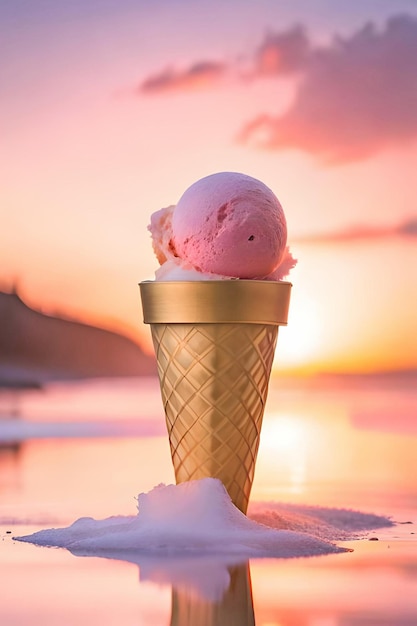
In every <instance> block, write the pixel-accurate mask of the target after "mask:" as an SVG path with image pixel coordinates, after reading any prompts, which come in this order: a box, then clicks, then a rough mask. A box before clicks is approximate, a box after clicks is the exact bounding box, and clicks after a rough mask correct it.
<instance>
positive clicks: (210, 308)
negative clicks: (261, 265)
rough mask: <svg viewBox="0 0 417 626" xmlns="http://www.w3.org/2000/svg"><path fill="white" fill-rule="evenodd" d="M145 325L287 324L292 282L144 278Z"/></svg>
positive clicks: (143, 305)
mask: <svg viewBox="0 0 417 626" xmlns="http://www.w3.org/2000/svg"><path fill="white" fill-rule="evenodd" d="M139 287H140V291H141V297H142V308H143V321H144V322H145V323H146V324H169V323H171V324H176V323H177V324H181V323H182V324H210V323H223V324H224V323H226V324H228V323H231V324H235V323H245V324H273V325H276V326H278V325H286V324H287V318H288V309H289V303H290V293H291V287H292V284H291V283H289V282H284V281H280V282H277V281H268V280H206V281H183V282H177V281H172V282H162V281H161V282H158V281H144V282H141V283H140V284H139Z"/></svg>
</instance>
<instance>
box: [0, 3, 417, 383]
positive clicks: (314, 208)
mask: <svg viewBox="0 0 417 626" xmlns="http://www.w3.org/2000/svg"><path fill="white" fill-rule="evenodd" d="M0 29H1V32H0V53H1V59H2V61H1V69H0V76H1V78H0V125H1V126H0V132H1V150H0V170H1V185H0V190H1V191H0V194H1V204H0V207H1V209H0V210H1V228H0V262H1V263H0V289H4V290H9V289H10V288H11V286H12V284H13V283H14V282H15V281H17V283H18V286H19V290H20V293H21V295H22V297H23V299H24V300H26V301H27V302H28V304H30V305H32V306H34V307H36V308H40V309H42V310H43V311H45V312H49V313H60V314H65V315H69V316H72V317H76V318H80V319H83V320H86V321H88V322H92V323H95V324H98V325H101V326H105V327H108V328H111V329H116V330H121V331H123V332H126V333H127V334H128V335H129V336H130V337H132V338H134V339H136V340H141V341H144V342H145V344H146V345H147V346H148V347H149V329H148V328H147V327H145V326H144V325H143V324H142V322H141V310H140V300H139V290H138V287H137V283H138V282H139V281H141V280H145V279H149V278H153V272H154V270H155V269H156V260H155V259H154V256H153V252H152V247H151V242H150V237H149V233H148V232H147V228H146V227H147V224H148V222H149V216H150V214H151V213H152V212H153V211H156V210H158V209H159V208H161V207H164V206H167V205H169V204H175V203H176V201H177V200H178V199H179V197H180V196H181V194H182V192H183V191H184V190H185V189H186V188H187V187H188V186H189V185H190V184H191V183H192V182H194V181H195V180H197V179H198V178H201V177H203V176H206V175H208V174H211V173H213V172H216V171H222V170H229V171H240V172H244V173H246V174H249V175H251V176H254V177H256V178H259V179H261V180H262V181H264V182H265V183H266V184H267V185H268V186H269V187H271V188H272V189H273V191H274V192H275V193H276V195H277V196H278V197H279V199H280V200H281V202H282V204H283V207H284V209H285V212H286V215H287V221H288V230H289V244H290V246H291V249H292V252H293V254H294V256H296V257H297V259H298V265H297V267H296V268H295V270H293V271H292V273H291V275H290V277H289V279H290V280H291V282H292V283H293V293H292V302H291V308H290V318H289V325H288V327H287V328H285V329H282V331H280V338H279V344H278V351H277V368H278V369H281V370H282V369H284V370H287V371H295V372H299V373H303V372H305V373H307V372H316V371H317V372H319V371H349V372H355V371H357V372H368V371H375V370H392V369H403V368H411V367H413V368H416V367H417V321H416V320H417V3H416V2H415V0H362V1H360V2H359V1H356V2H346V1H345V0H293V1H291V2H278V1H276V0H259V1H257V2H254V1H249V0H239V1H238V0H229V1H227V2H225V1H222V0H193V1H191V0H189V1H185V0H154V1H152V2H147V1H145V0H101V1H99V0H85V1H82V0H68V1H67V2H56V1H55V0H33V1H29V0H9V1H7V0H5V1H3V2H2V3H0Z"/></svg>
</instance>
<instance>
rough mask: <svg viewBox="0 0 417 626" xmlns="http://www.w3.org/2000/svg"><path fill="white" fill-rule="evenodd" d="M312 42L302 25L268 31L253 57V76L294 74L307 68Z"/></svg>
mask: <svg viewBox="0 0 417 626" xmlns="http://www.w3.org/2000/svg"><path fill="white" fill-rule="evenodd" d="M310 53H311V44H310V40H309V38H308V36H307V34H306V32H305V29H304V28H303V27H302V26H300V25H297V26H294V27H293V28H290V29H289V30H287V31H284V32H282V33H271V32H270V33H268V34H267V35H266V37H265V39H264V41H263V43H262V44H261V45H260V46H259V48H258V50H256V52H255V54H254V58H253V64H254V69H253V73H252V76H271V75H281V74H292V73H293V72H298V71H300V70H302V69H304V68H305V65H306V63H307V61H308V59H309V57H310Z"/></svg>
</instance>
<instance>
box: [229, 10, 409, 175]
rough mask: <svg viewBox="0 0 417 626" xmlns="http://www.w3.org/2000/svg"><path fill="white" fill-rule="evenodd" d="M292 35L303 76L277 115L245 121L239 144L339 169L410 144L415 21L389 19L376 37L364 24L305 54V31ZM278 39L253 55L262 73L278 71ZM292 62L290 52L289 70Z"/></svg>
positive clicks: (374, 29) (369, 26)
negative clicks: (310, 157) (292, 152)
mask: <svg viewBox="0 0 417 626" xmlns="http://www.w3.org/2000/svg"><path fill="white" fill-rule="evenodd" d="M288 36H289V35H288V33H287V37H288ZM297 37H298V38H299V44H300V45H299V52H300V56H299V57H298V64H299V67H301V66H302V64H303V63H304V67H305V73H304V76H303V78H302V80H301V81H300V83H299V85H298V88H297V92H296V95H295V99H294V102H293V104H292V105H291V106H290V108H289V110H288V111H287V112H286V113H285V114H284V115H282V116H280V117H274V116H271V115H260V116H258V117H257V118H255V119H254V120H251V121H250V122H248V124H247V125H246V126H245V127H244V128H243V130H242V131H241V133H240V135H239V140H240V141H241V142H244V143H251V144H254V145H256V146H259V147H263V148H266V149H270V150H280V149H286V148H296V149H300V150H304V151H307V152H309V153H311V154H314V155H316V156H317V157H319V158H320V159H321V160H323V161H325V162H327V163H343V162H349V161H354V160H360V159H364V158H367V157H370V156H372V155H374V154H376V153H377V152H379V151H380V150H382V149H384V148H385V147H388V146H391V145H395V144H400V143H407V142H410V141H412V140H414V139H416V137H417V19H415V18H413V17H411V16H406V15H402V16H395V17H392V18H390V19H389V20H388V21H387V23H386V26H385V29H384V30H382V31H381V32H379V31H378V30H377V29H376V27H375V26H374V25H373V24H371V23H369V24H366V25H365V26H364V27H363V28H362V29H360V30H359V31H357V32H356V33H354V34H353V35H352V36H351V37H347V38H345V39H343V38H340V37H339V38H336V39H334V41H333V42H332V43H331V44H330V45H329V46H327V47H324V48H316V49H312V50H311V49H310V52H309V54H307V51H308V40H306V39H305V42H304V44H302V41H303V39H304V38H305V34H303V31H300V32H299V33H298V35H297V36H295V31H294V33H293V39H294V41H295V40H296V39H297ZM279 38H280V36H278V35H275V36H271V37H270V39H269V44H268V40H267V41H266V42H265V43H264V45H263V46H261V48H260V52H259V51H258V57H257V58H258V68H259V71H260V72H261V70H262V68H263V70H262V71H263V72H264V73H265V72H267V71H268V72H269V73H273V70H274V67H275V69H278V68H279V61H278V58H279V54H278V48H279V46H278V45H277V42H278V41H279ZM281 39H282V36H281ZM289 39H291V38H289ZM303 45H304V46H305V50H304V53H303V54H304V56H303V54H301V50H302V49H303ZM296 49H297V46H296V45H294V50H296ZM268 51H269V52H268ZM274 51H275V52H274ZM274 54H275V56H274ZM289 58H290V55H288V59H289ZM296 59H297V55H296V54H294V65H295V66H296V65H297V61H296ZM290 66H291V64H290V62H289V60H288V67H290Z"/></svg>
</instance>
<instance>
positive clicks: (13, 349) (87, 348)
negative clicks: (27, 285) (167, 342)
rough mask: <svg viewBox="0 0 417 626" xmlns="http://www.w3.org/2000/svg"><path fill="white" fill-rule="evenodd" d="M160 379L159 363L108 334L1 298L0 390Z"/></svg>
mask: <svg viewBox="0 0 417 626" xmlns="http://www.w3.org/2000/svg"><path fill="white" fill-rule="evenodd" d="M153 374H156V365H155V360H154V358H152V357H150V356H148V355H146V354H145V353H144V352H143V351H142V349H141V348H140V347H139V346H138V345H137V344H135V343H134V342H133V341H131V340H130V339H127V338H126V337H124V336H122V335H119V334H117V333H114V332H110V331H108V330H104V329H101V328H96V327H94V326H89V325H87V324H83V323H80V322H74V321H68V320H65V319H61V318H58V317H52V316H48V315H44V314H43V313H40V312H38V311H35V310H33V309H31V308H29V307H28V306H27V305H26V304H25V303H24V302H23V301H22V300H21V299H20V297H19V296H18V295H17V294H16V293H3V292H0V386H3V387H4V386H25V385H35V386H37V385H42V384H43V383H45V382H46V381H50V380H65V379H77V378H86V377H104V376H141V375H142V376H143V375H153Z"/></svg>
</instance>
